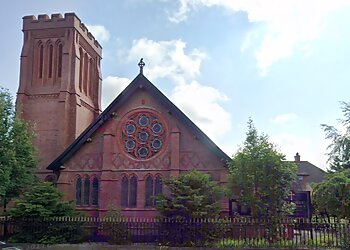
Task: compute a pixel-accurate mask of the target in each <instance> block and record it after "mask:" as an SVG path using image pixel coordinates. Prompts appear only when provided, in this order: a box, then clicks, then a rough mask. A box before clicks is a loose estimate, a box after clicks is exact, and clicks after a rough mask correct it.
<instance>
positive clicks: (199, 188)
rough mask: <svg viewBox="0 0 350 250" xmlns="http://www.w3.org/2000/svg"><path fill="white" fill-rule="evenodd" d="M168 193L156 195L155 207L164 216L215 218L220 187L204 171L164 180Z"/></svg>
mask: <svg viewBox="0 0 350 250" xmlns="http://www.w3.org/2000/svg"><path fill="white" fill-rule="evenodd" d="M165 185H166V187H167V188H168V191H169V195H159V196H158V197H157V199H156V200H157V209H158V211H159V212H160V214H161V215H162V216H163V217H165V218H175V219H194V218H196V219H198V218H216V217H218V216H219V213H220V203H219V201H220V198H221V194H222V190H221V188H220V187H219V186H218V184H216V183H215V182H213V181H211V179H210V176H209V175H208V174H206V173H202V172H198V171H196V170H193V171H190V172H187V173H185V174H182V175H180V176H178V177H173V178H171V179H170V180H167V181H165Z"/></svg>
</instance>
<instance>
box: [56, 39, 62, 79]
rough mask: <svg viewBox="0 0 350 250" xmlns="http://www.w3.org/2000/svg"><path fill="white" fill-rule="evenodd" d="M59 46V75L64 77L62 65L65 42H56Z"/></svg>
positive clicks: (57, 46)
mask: <svg viewBox="0 0 350 250" xmlns="http://www.w3.org/2000/svg"><path fill="white" fill-rule="evenodd" d="M56 48H57V77H58V78H61V77H62V65H63V44H62V42H61V41H60V40H58V41H57V42H56Z"/></svg>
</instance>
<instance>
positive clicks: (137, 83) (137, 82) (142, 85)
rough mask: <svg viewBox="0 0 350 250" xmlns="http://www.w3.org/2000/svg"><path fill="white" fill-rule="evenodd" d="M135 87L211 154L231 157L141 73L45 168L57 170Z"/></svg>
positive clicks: (223, 158) (226, 158)
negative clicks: (174, 119) (193, 136)
mask: <svg viewBox="0 0 350 250" xmlns="http://www.w3.org/2000/svg"><path fill="white" fill-rule="evenodd" d="M137 89H145V90H147V91H148V92H149V93H150V94H151V95H153V96H154V97H155V98H156V99H157V100H158V101H159V102H160V103H161V104H162V105H163V107H165V108H166V109H168V110H169V113H171V115H172V116H174V117H176V118H177V119H179V120H180V121H182V122H183V123H184V124H185V125H186V127H187V128H188V129H189V130H190V131H192V133H193V134H194V135H195V136H196V138H197V139H198V140H199V141H201V142H202V143H203V144H204V145H205V146H206V147H207V148H208V149H209V150H210V151H211V152H212V153H213V154H215V155H216V156H217V157H218V158H220V159H221V160H222V161H223V162H224V163H225V164H226V163H227V162H228V161H230V160H231V158H230V157H229V156H228V155H227V154H225V153H224V152H223V151H222V150H221V149H220V148H219V147H218V146H217V145H216V144H215V143H214V142H213V141H212V140H211V139H210V138H209V137H208V136H207V135H206V134H204V133H203V132H202V131H201V130H200V129H199V128H198V127H197V126H196V125H195V124H194V123H193V122H192V121H191V120H190V119H189V118H188V117H187V116H186V115H185V114H184V113H183V112H182V111H181V110H180V109H179V108H178V107H176V106H175V105H174V104H173V103H172V102H171V101H170V100H169V99H168V98H167V97H166V96H165V95H164V94H163V93H162V92H161V91H160V90H159V89H157V88H156V87H155V86H154V85H153V84H152V83H151V82H150V81H149V80H148V79H147V78H146V77H145V76H144V75H143V74H142V73H140V74H138V75H137V76H136V78H135V79H134V80H133V81H132V82H131V83H130V84H129V85H128V86H127V87H126V88H125V89H124V90H123V91H122V92H121V93H120V94H119V95H118V96H117V98H115V99H114V101H113V102H112V103H111V104H110V105H109V106H108V107H107V108H106V109H105V110H104V111H103V112H102V113H101V114H100V115H99V116H98V117H97V119H96V120H95V121H94V122H93V123H91V124H90V126H89V127H87V128H86V129H85V130H84V131H83V132H82V133H81V134H80V135H79V137H78V138H77V139H75V140H74V141H73V143H72V144H71V145H70V146H69V147H68V148H67V149H66V150H65V151H64V152H63V153H62V154H61V155H59V156H58V157H57V158H56V159H55V160H54V161H53V162H52V163H51V164H50V165H49V166H48V167H47V169H49V170H53V171H57V170H59V169H60V167H61V166H63V165H64V163H65V162H66V161H67V160H68V159H69V158H70V157H71V156H72V155H74V153H75V152H77V151H78V150H79V148H80V147H81V146H82V145H83V144H84V143H86V141H87V140H88V138H90V137H91V135H92V134H93V133H94V132H95V131H96V130H97V129H98V128H100V127H101V126H102V125H103V124H104V123H105V122H106V121H108V120H110V119H111V117H112V116H113V112H114V110H115V109H116V108H117V107H119V106H121V105H123V103H125V102H126V101H127V100H128V98H129V97H130V96H132V95H133V93H134V92H135V91H136V90H137Z"/></svg>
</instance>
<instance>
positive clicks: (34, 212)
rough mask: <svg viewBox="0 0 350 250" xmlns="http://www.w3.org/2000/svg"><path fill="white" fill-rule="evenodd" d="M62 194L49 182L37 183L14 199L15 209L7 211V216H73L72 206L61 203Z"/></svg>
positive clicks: (20, 217) (27, 217)
mask: <svg viewBox="0 0 350 250" xmlns="http://www.w3.org/2000/svg"><path fill="white" fill-rule="evenodd" d="M62 197H63V193H61V192H60V191H58V190H57V188H55V187H54V186H53V185H52V183H50V182H37V183H35V184H33V185H32V187H31V188H30V189H29V190H28V191H26V192H24V193H23V195H22V196H21V197H20V198H17V199H14V201H15V207H13V208H11V209H9V211H8V214H9V215H11V217H12V218H15V219H17V218H18V219H22V218H25V219H30V218H50V217H57V216H75V215H77V212H76V211H75V208H74V205H73V204H71V203H70V202H63V201H62Z"/></svg>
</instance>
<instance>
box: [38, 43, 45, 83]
mask: <svg viewBox="0 0 350 250" xmlns="http://www.w3.org/2000/svg"><path fill="white" fill-rule="evenodd" d="M43 66H44V46H43V45H42V44H41V45H40V47H39V78H40V79H41V78H43Z"/></svg>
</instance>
